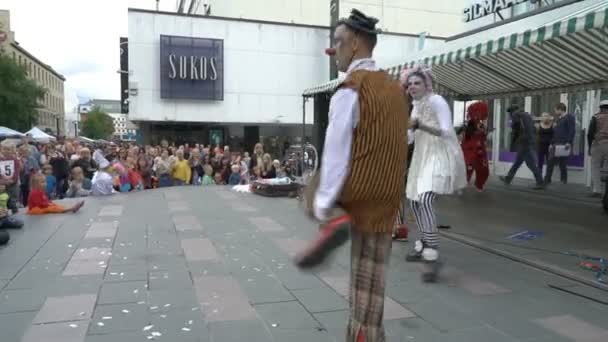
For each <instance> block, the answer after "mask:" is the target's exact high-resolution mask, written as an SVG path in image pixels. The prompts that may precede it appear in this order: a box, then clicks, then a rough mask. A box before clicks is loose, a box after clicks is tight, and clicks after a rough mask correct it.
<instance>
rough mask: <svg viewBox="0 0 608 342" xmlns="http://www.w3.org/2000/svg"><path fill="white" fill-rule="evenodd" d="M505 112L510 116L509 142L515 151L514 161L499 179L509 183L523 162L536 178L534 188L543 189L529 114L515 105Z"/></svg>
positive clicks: (534, 135)
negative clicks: (511, 134)
mask: <svg viewBox="0 0 608 342" xmlns="http://www.w3.org/2000/svg"><path fill="white" fill-rule="evenodd" d="M507 113H509V115H510V116H511V122H512V126H511V129H512V130H513V141H512V142H511V146H512V150H513V149H514V150H515V152H517V156H516V157H515V162H514V163H513V165H512V166H511V169H510V170H509V172H508V173H507V175H506V176H501V177H500V180H501V181H502V182H504V183H505V184H507V185H509V184H511V182H512V181H513V178H514V177H515V174H516V173H517V170H519V168H520V167H521V165H522V164H523V163H524V162H525V163H526V166H528V168H529V169H530V171H532V174H534V179H535V180H536V186H534V189H535V190H542V189H544V188H545V187H544V184H543V178H542V176H541V174H540V171H539V170H538V163H537V161H536V153H534V150H535V145H536V139H535V137H536V130H535V129H534V122H533V121H532V117H531V116H530V114H528V113H526V112H524V111H521V110H520V109H519V107H518V106H517V105H512V106H511V107H509V108H508V109H507Z"/></svg>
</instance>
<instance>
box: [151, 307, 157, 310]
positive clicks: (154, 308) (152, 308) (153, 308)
mask: <svg viewBox="0 0 608 342" xmlns="http://www.w3.org/2000/svg"><path fill="white" fill-rule="evenodd" d="M156 309H158V306H151V307H150V310H156Z"/></svg>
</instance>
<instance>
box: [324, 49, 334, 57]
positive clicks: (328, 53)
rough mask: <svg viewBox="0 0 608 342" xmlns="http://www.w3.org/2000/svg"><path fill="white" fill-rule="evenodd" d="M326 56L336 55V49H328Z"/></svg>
mask: <svg viewBox="0 0 608 342" xmlns="http://www.w3.org/2000/svg"><path fill="white" fill-rule="evenodd" d="M325 54H326V55H328V56H333V55H335V54H336V49H334V48H327V49H325Z"/></svg>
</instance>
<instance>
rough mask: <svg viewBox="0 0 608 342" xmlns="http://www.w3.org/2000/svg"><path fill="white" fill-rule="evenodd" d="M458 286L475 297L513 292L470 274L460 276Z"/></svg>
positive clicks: (457, 281)
mask: <svg viewBox="0 0 608 342" xmlns="http://www.w3.org/2000/svg"><path fill="white" fill-rule="evenodd" d="M456 284H457V286H459V287H462V288H464V289H465V290H467V291H469V292H470V293H471V294H473V295H475V296H489V295H495V294H502V293H510V292H511V290H509V289H506V288H504V287H502V286H500V285H498V284H496V283H493V282H491V281H487V280H484V279H481V278H479V277H477V276H475V275H470V274H465V275H462V276H459V277H458V278H457V280H456Z"/></svg>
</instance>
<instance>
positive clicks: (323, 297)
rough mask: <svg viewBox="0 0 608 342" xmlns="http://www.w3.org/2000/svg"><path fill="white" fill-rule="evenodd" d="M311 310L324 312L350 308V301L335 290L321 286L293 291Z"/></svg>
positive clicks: (307, 308)
mask: <svg viewBox="0 0 608 342" xmlns="http://www.w3.org/2000/svg"><path fill="white" fill-rule="evenodd" d="M291 293H293V295H294V296H296V298H297V299H298V301H299V302H300V303H301V304H302V305H303V306H304V307H305V308H306V310H308V311H309V312H313V313H315V312H324V311H336V310H346V309H348V302H347V301H346V300H345V299H344V298H343V297H342V296H341V295H340V294H338V293H336V291H335V290H333V289H330V288H328V287H321V288H316V289H307V290H293V291H291Z"/></svg>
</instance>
